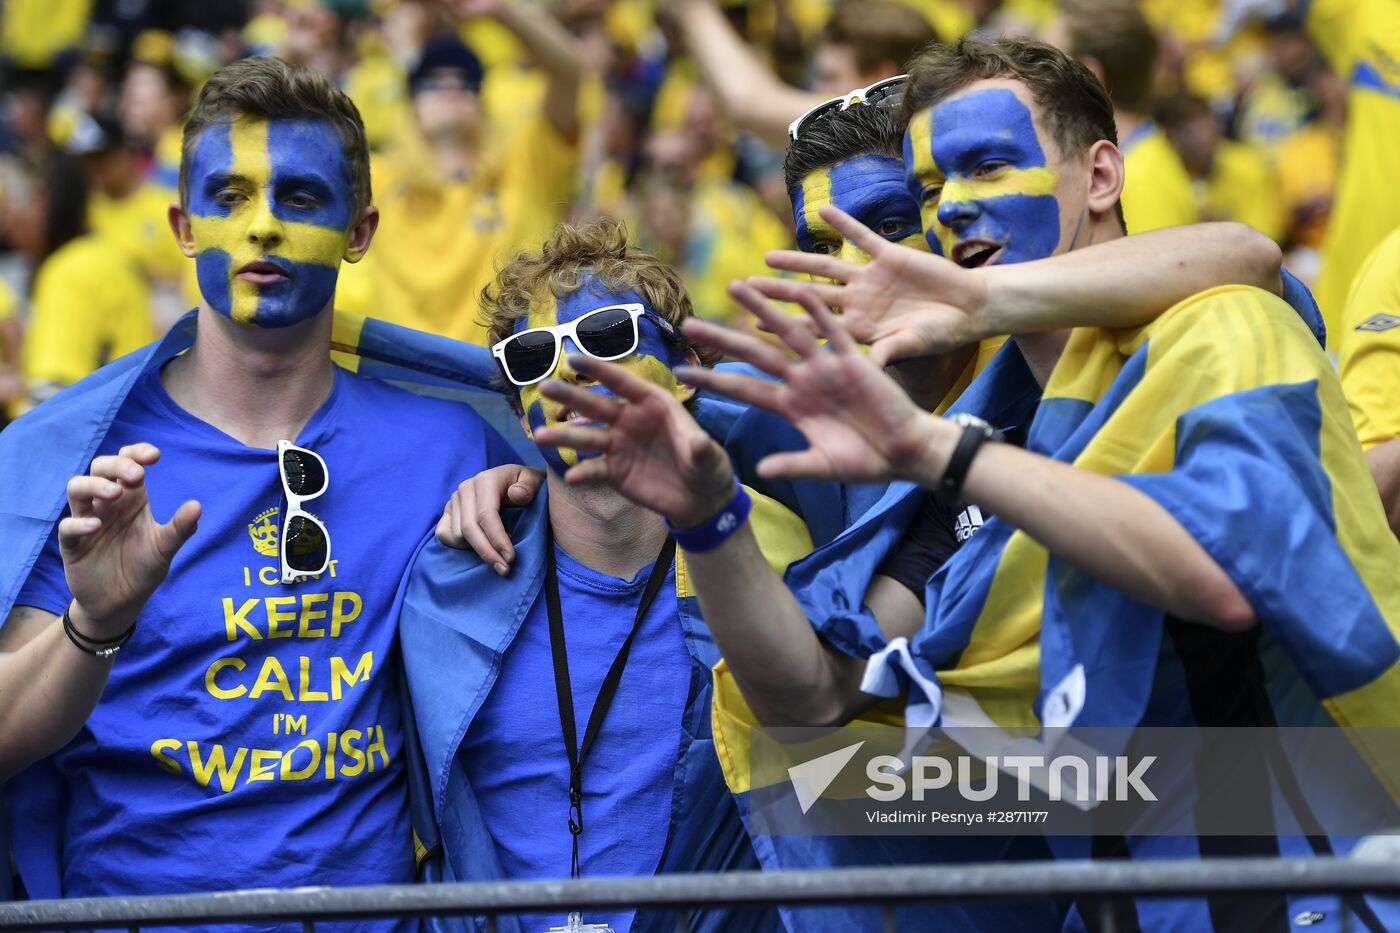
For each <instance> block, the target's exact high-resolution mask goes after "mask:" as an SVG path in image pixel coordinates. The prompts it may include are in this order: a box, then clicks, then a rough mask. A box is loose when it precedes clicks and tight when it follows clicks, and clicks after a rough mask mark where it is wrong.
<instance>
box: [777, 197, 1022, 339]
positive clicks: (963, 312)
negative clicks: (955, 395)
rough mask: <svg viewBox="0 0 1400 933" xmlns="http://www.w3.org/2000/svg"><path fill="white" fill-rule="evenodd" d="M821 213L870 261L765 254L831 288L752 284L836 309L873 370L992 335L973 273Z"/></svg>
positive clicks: (845, 217)
mask: <svg viewBox="0 0 1400 933" xmlns="http://www.w3.org/2000/svg"><path fill="white" fill-rule="evenodd" d="M821 215H822V217H823V218H824V219H825V220H826V221H827V222H828V223H830V224H832V226H834V227H836V229H838V230H839V231H841V233H843V234H844V235H846V236H847V237H850V239H851V242H853V243H855V244H856V245H857V246H859V247H860V248H861V249H862V250H864V251H865V253H866V254H867V255H869V256H870V260H871V261H870V262H869V263H867V264H864V265H861V264H857V263H851V262H845V261H843V260H840V259H836V258H835V257H833V256H827V255H822V254H819V253H800V252H796V251H793V250H775V251H773V252H771V253H769V254H768V265H770V266H772V267H773V268H775V269H783V270H786V271H789V272H801V273H806V274H808V275H812V276H818V277H821V278H825V279H830V280H832V282H834V283H836V284H828V283H822V282H812V283H801V282H797V281H794V280H792V279H764V278H756V279H753V280H751V284H753V285H754V286H755V287H756V288H757V289H758V290H759V291H761V292H762V293H763V294H765V295H767V296H768V297H770V298H778V299H781V300H784V301H796V300H797V297H796V296H797V295H798V294H799V293H800V292H801V291H803V290H810V291H811V292H812V293H813V294H815V295H816V297H817V298H819V299H821V300H822V301H823V302H825V303H826V304H827V305H829V306H831V307H836V308H840V309H841V312H842V324H843V325H844V326H845V328H846V330H847V331H849V332H850V334H851V336H852V337H854V338H855V339H856V340H858V341H860V342H861V343H865V344H869V345H870V356H871V359H872V360H873V361H874V362H875V363H876V364H877V365H880V366H884V365H887V364H889V363H892V362H894V361H895V360H901V359H909V358H911V357H919V356H929V355H931V354H933V353H941V352H944V351H946V350H951V349H953V348H955V347H960V346H966V345H967V344H970V343H975V342H977V341H978V340H981V339H983V338H984V337H989V336H991V335H992V334H993V333H994V332H995V331H994V330H993V329H992V328H991V325H989V323H988V322H987V321H985V320H984V317H985V312H984V308H985V306H986V298H987V288H986V284H985V282H984V281H983V280H982V278H981V277H980V276H979V275H978V274H977V273H976V272H975V271H973V270H970V269H964V268H962V267H961V266H958V265H957V264H956V263H953V262H950V261H949V260H947V259H944V258H942V257H941V256H935V255H933V254H932V253H925V252H922V251H920V250H916V249H913V248H911V247H908V246H899V245H897V244H895V243H891V242H889V241H888V240H885V239H884V238H883V237H881V236H880V235H879V234H877V233H875V232H874V231H873V230H871V229H869V228H868V227H866V226H865V225H864V224H862V223H861V222H860V221H858V220H856V219H855V218H854V217H851V216H850V215H849V214H847V213H845V212H844V211H842V210H840V209H839V208H836V207H832V206H830V205H823V206H822V208H821Z"/></svg>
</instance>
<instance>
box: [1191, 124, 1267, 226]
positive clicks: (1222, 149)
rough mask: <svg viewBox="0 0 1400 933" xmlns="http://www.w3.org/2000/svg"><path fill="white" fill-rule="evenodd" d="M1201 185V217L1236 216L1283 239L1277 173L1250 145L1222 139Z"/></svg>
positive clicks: (1232, 217)
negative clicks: (1208, 172)
mask: <svg viewBox="0 0 1400 933" xmlns="http://www.w3.org/2000/svg"><path fill="white" fill-rule="evenodd" d="M1201 187H1202V189H1203V190H1202V200H1201V219H1202V220H1238V221H1240V222H1241V223H1246V224H1249V225H1250V226H1251V227H1253V228H1254V229H1256V230H1258V231H1259V232H1260V233H1263V234H1264V235H1265V236H1267V237H1269V238H1270V239H1272V240H1274V241H1275V242H1277V243H1282V242H1283V233H1284V217H1283V203H1282V201H1281V200H1280V199H1279V187H1278V177H1277V175H1276V174H1275V173H1274V170H1273V167H1272V166H1271V165H1269V162H1268V160H1267V159H1265V158H1264V156H1262V155H1261V154H1260V153H1259V151H1258V150H1256V149H1255V148H1254V147H1253V146H1250V145H1247V144H1245V143H1237V142H1234V141H1232V140H1229V139H1222V140H1221V141H1220V145H1219V146H1217V147H1216V149H1215V160H1214V163H1213V164H1212V165H1211V167H1210V174H1209V175H1207V176H1206V178H1205V180H1204V184H1203V185H1202V186H1201Z"/></svg>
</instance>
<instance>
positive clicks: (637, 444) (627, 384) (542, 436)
mask: <svg viewBox="0 0 1400 933" xmlns="http://www.w3.org/2000/svg"><path fill="white" fill-rule="evenodd" d="M569 365H570V366H572V367H574V368H575V369H577V370H579V371H580V372H586V373H587V374H588V375H590V376H592V377H593V378H594V379H597V380H598V382H599V383H601V384H602V385H603V386H605V387H606V388H608V389H610V390H611V391H612V392H613V393H615V394H616V398H611V397H609V396H606V395H602V394H600V393H598V392H590V391H589V390H587V389H584V388H582V387H580V386H576V385H572V384H569V383H564V382H559V381H557V380H550V381H548V382H546V383H544V384H543V385H542V386H541V387H540V392H541V393H543V394H544V396H545V397H546V398H550V399H553V400H554V401H556V402H563V403H564V404H566V405H568V406H569V407H570V408H572V409H573V410H574V411H576V412H578V413H579V414H581V415H583V416H585V417H587V418H592V419H593V420H595V421H598V422H601V423H602V424H603V425H604V426H603V427H562V428H546V429H543V430H539V431H536V432H535V435H534V436H535V440H536V441H537V442H538V443H541V444H550V445H553V446H555V447H572V448H574V449H575V450H586V451H599V452H601V453H602V456H601V457H592V458H589V459H587V460H584V461H582V462H580V463H578V464H576V465H574V466H572V467H570V468H569V471H568V472H567V473H565V474H564V480H565V482H567V483H570V484H575V483H607V484H608V485H609V486H611V487H613V488H614V489H616V490H617V491H618V492H620V493H622V495H624V496H626V497H627V498H628V499H631V500H632V501H633V502H635V503H637V504H638V505H642V506H646V507H647V508H649V509H651V510H652V511H654V512H658V513H660V514H661V515H663V516H665V518H666V519H667V520H668V521H670V522H671V524H672V525H675V526H676V527H677V528H694V527H696V526H698V525H701V524H703V523H704V522H706V521H707V520H709V519H710V518H711V517H713V516H714V515H715V514H716V513H718V512H719V511H720V509H722V508H724V506H725V504H726V503H727V502H728V501H729V499H730V497H731V496H732V495H733V493H734V471H733V468H732V467H731V466H730V464H729V457H728V456H727V455H726V454H725V452H724V449H723V448H722V447H720V446H719V444H717V443H715V441H714V440H713V439H712V438H711V437H710V436H709V435H708V434H706V433H705V430H704V429H703V428H701V427H700V425H699V424H697V423H696V422H695V419H694V418H692V417H691V416H690V413H689V412H688V411H686V410H685V406H683V405H682V404H681V403H680V401H679V400H678V399H677V398H676V397H675V395H673V394H672V393H671V392H668V391H666V390H665V389H663V388H662V387H661V386H658V385H656V384H655V383H651V382H648V381H646V380H645V379H642V378H640V377H638V376H636V375H634V374H632V373H630V372H628V371H627V370H626V369H623V368H622V367H621V366H618V365H616V364H615V363H606V362H603V361H601V360H595V359H592V358H591V357H586V356H581V355H573V356H570V357H569Z"/></svg>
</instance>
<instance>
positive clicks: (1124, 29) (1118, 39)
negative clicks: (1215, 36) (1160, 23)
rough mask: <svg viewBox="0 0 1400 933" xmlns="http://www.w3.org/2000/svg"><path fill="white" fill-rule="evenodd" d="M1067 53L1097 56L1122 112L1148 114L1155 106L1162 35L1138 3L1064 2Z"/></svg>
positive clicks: (1127, 0) (1105, 0)
mask: <svg viewBox="0 0 1400 933" xmlns="http://www.w3.org/2000/svg"><path fill="white" fill-rule="evenodd" d="M1060 15H1061V16H1062V17H1064V25H1065V32H1066V35H1067V36H1068V38H1067V39H1066V40H1065V41H1066V42H1067V43H1068V44H1069V48H1068V49H1066V50H1065V51H1067V52H1069V54H1071V55H1073V56H1074V57H1075V58H1078V59H1084V58H1092V59H1094V60H1095V61H1097V62H1098V63H1099V66H1100V67H1101V68H1102V69H1103V83H1104V86H1105V87H1107V88H1108V94H1109V96H1110V97H1111V98H1112V99H1113V103H1114V104H1116V105H1117V106H1118V108H1119V109H1120V110H1124V111H1126V112H1128V113H1133V114H1138V115H1146V114H1147V112H1148V110H1149V109H1150V107H1151V103H1152V72H1153V70H1154V68H1155V66H1156V63H1157V34H1156V33H1155V32H1153V31H1152V25H1151V24H1150V23H1148V21H1147V17H1146V16H1144V15H1143V13H1142V10H1140V9H1138V5H1137V0H1061V3H1060Z"/></svg>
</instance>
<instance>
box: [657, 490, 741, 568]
mask: <svg viewBox="0 0 1400 933" xmlns="http://www.w3.org/2000/svg"><path fill="white" fill-rule="evenodd" d="M752 508H753V500H752V499H750V498H749V494H748V492H747V491H745V489H744V487H743V486H740V485H739V484H738V482H735V484H734V495H733V496H731V497H730V498H729V501H728V502H726V503H725V504H724V508H722V509H720V510H719V511H718V512H717V513H715V516H714V517H713V518H711V519H710V520H709V521H707V522H705V523H704V524H703V525H700V526H699V527H698V528H677V527H676V526H675V525H672V524H671V523H670V522H666V529H667V530H668V531H670V532H671V534H672V536H674V537H675V539H676V544H678V545H680V548H681V550H683V551H690V552H691V553H692V554H699V553H701V552H703V551H713V550H714V549H715V548H717V547H719V546H720V545H721V544H723V543H724V542H725V541H726V540H728V538H729V536H730V535H732V534H733V533H734V532H736V531H738V530H739V528H740V526H742V525H743V524H744V520H745V519H747V518H748V517H749V510H750V509H752ZM662 521H666V520H665V519H664V518H663V519H662Z"/></svg>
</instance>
